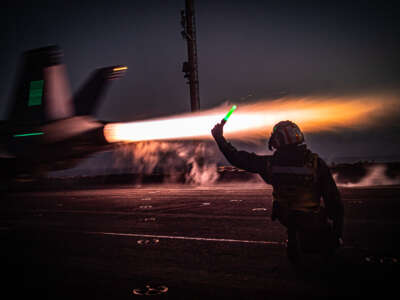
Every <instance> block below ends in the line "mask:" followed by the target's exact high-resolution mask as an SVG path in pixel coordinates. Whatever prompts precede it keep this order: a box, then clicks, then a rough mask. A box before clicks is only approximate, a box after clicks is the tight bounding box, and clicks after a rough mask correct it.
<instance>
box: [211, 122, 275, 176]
mask: <svg viewBox="0 0 400 300" xmlns="http://www.w3.org/2000/svg"><path fill="white" fill-rule="evenodd" d="M223 127H224V123H222V122H221V123H218V124H217V125H215V126H214V128H213V129H212V130H211V133H212V135H213V137H214V139H215V141H216V142H217V144H218V147H219V149H220V150H221V152H222V153H223V154H224V156H225V157H226V159H227V160H228V161H229V162H230V163H231V164H232V165H233V166H235V167H237V168H240V169H243V170H246V171H249V172H253V173H259V174H266V173H267V172H266V170H267V164H268V156H260V155H257V154H255V153H249V152H247V151H238V150H237V149H236V148H235V147H233V146H232V144H231V143H229V142H227V141H226V139H225V138H224V135H223Z"/></svg>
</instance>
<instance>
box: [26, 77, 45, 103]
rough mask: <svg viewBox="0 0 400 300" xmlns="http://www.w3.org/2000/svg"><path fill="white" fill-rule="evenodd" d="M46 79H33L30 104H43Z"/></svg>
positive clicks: (30, 87) (30, 88)
mask: <svg viewBox="0 0 400 300" xmlns="http://www.w3.org/2000/svg"><path fill="white" fill-rule="evenodd" d="M43 86H44V80H35V81H31V83H30V86H29V102H28V106H36V105H41V104H42V97H43Z"/></svg>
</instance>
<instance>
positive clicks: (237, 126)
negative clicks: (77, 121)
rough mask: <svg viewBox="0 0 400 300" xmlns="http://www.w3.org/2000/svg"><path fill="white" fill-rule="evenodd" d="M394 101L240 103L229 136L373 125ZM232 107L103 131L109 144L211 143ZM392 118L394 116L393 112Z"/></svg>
mask: <svg viewBox="0 0 400 300" xmlns="http://www.w3.org/2000/svg"><path fill="white" fill-rule="evenodd" d="M393 105H397V104H396V101H395V99H393V98H390V97H389V98H385V99H382V98H379V97H373V96H368V97H355V98H326V97H325V98H319V99H318V98H296V99H280V100H275V101H260V102H255V103H250V104H240V103H239V104H238V107H237V110H236V111H235V113H233V114H232V116H231V117H230V118H229V121H228V122H227V123H226V125H225V127H224V133H225V134H226V136H227V137H234V138H239V139H249V138H257V137H262V136H264V137H265V136H266V135H267V134H269V132H270V131H271V128H272V126H273V125H274V124H276V123H277V122H279V121H282V120H291V121H293V122H296V123H297V124H298V125H299V126H300V128H301V129H302V130H304V131H305V132H318V131H324V130H335V129H338V128H346V127H360V126H366V125H371V123H373V122H374V121H375V120H376V118H377V117H382V116H383V115H385V114H387V113H390V109H391V108H392V107H393ZM229 108H230V106H228V105H225V106H223V107H219V108H216V109H212V110H208V111H201V112H198V113H191V114H184V115H177V116H171V117H168V118H163V119H149V120H145V121H139V122H130V123H112V124H107V125H106V126H105V127H104V135H105V137H106V139H107V141H108V142H110V143H111V142H139V141H149V140H184V139H211V138H212V136H211V133H210V131H211V129H212V128H213V126H214V125H215V124H216V123H218V122H220V121H221V120H222V119H223V118H224V116H225V115H226V113H227V111H228V110H229ZM392 113H393V111H392Z"/></svg>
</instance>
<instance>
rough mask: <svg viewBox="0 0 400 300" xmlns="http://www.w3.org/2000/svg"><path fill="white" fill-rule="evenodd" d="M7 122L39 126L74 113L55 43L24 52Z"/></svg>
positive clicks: (60, 56) (59, 52)
mask: <svg viewBox="0 0 400 300" xmlns="http://www.w3.org/2000/svg"><path fill="white" fill-rule="evenodd" d="M12 97H13V99H11V103H12V105H13V107H12V108H11V115H10V121H11V122H13V123H14V124H21V125H22V124H23V125H40V124H43V123H45V122H48V121H52V120H58V119H63V118H67V117H70V116H72V115H73V114H74V111H73V105H72V103H71V92H70V88H69V82H68V80H67V75H66V68H65V65H64V64H62V52H61V49H60V48H59V47H58V46H48V47H44V48H40V49H34V50H30V51H27V52H25V53H24V54H23V55H22V64H21V65H20V69H19V73H18V74H17V81H16V85H15V86H14V91H13V93H12Z"/></svg>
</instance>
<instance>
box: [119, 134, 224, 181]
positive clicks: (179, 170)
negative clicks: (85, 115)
mask: <svg viewBox="0 0 400 300" xmlns="http://www.w3.org/2000/svg"><path fill="white" fill-rule="evenodd" d="M218 157H219V156H218V153H217V149H216V147H215V146H214V147H210V146H209V145H208V144H207V143H204V142H175V143H169V142H140V143H133V144H127V145H124V146H122V147H120V148H118V150H117V152H116V156H115V162H116V164H117V167H126V166H122V165H121V164H122V163H125V164H126V163H127V158H129V160H130V164H131V166H129V167H130V168H131V170H132V171H133V172H134V173H137V174H146V175H148V174H157V173H159V174H163V175H164V182H175V181H176V180H177V179H178V180H179V179H180V180H183V181H184V183H189V184H195V185H206V184H213V183H215V182H216V181H217V180H218V178H219V174H218V171H217V161H216V158H218ZM182 176H183V178H182Z"/></svg>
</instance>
